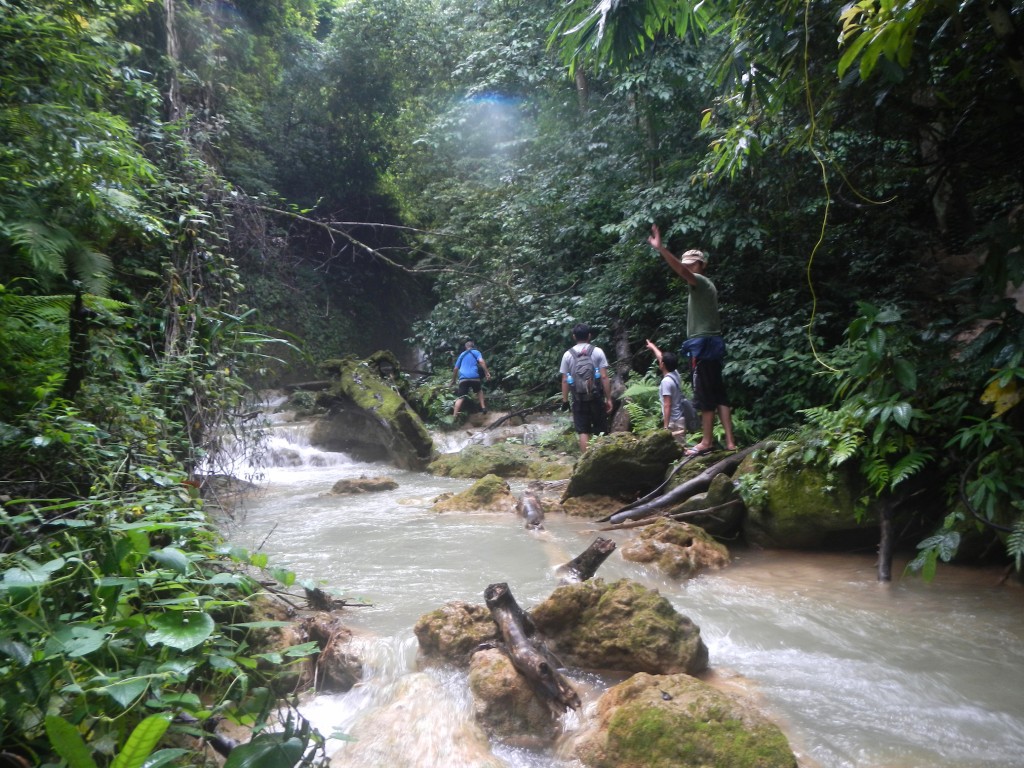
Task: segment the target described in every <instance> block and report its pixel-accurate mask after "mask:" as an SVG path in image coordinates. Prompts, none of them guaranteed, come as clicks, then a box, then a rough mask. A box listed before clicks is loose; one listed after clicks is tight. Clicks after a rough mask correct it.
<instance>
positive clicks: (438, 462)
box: [427, 442, 572, 480]
mask: <svg viewBox="0 0 1024 768" xmlns="http://www.w3.org/2000/svg"><path fill="white" fill-rule="evenodd" d="M427 471H428V472H431V473H433V474H435V475H439V476H441V477H484V476H486V475H491V474H493V475H498V476H499V477H529V478H535V479H542V480H561V479H564V478H568V477H569V476H570V475H571V474H572V463H571V462H570V461H568V459H567V458H566V457H564V456H554V457H552V456H546V455H544V454H542V452H541V451H539V450H538V449H537V448H535V447H533V446H527V445H522V444H520V443H508V442H500V443H494V444H492V445H467V446H466V447H465V448H463V449H462V450H461V451H457V452H454V453H445V454H442V455H441V456H438V457H437V458H435V459H434V461H432V462H431V463H430V466H429V467H428V468H427Z"/></svg>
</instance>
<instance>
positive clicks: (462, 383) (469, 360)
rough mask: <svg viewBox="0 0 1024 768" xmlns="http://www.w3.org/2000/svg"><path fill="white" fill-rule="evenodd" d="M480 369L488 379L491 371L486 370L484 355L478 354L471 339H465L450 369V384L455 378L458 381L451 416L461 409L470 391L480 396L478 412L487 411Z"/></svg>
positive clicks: (454, 416)
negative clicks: (463, 347) (462, 347)
mask: <svg viewBox="0 0 1024 768" xmlns="http://www.w3.org/2000/svg"><path fill="white" fill-rule="evenodd" d="M480 371H483V372H484V376H486V377H487V378H488V379H490V378H491V372H490V371H489V370H487V363H485V362H484V356H483V355H482V354H480V350H478V349H476V348H475V345H474V344H473V341H472V340H470V341H467V342H466V348H465V349H464V350H463V351H462V354H461V355H459V357H458V359H457V360H456V361H455V368H453V369H452V385H453V386H454V384H455V381H456V379H458V382H459V388H458V390H457V391H456V393H455V394H456V399H455V410H454V411H453V412H452V418H456V417H458V415H459V411H460V410H461V409H462V400H463V398H465V397H466V396H467V395H468V394H469V393H470V391H473V392H476V393H477V396H478V397H479V398H480V412H481V413H487V406H485V405H484V388H483V384H482V383H481V381H480Z"/></svg>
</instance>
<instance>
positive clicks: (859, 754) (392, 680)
mask: <svg viewBox="0 0 1024 768" xmlns="http://www.w3.org/2000/svg"><path fill="white" fill-rule="evenodd" d="M305 434H306V433H305V429H304V428H303V427H301V426H298V425H288V426H284V425H281V426H279V427H277V431H276V433H275V437H274V438H273V439H272V441H271V448H272V450H271V452H270V461H269V464H270V466H266V467H265V468H264V469H263V470H262V471H263V473H264V475H265V479H264V482H263V483H262V485H261V489H260V491H259V492H258V493H256V494H254V495H253V496H252V497H251V498H250V499H248V500H247V501H246V502H245V504H244V507H243V508H242V509H241V510H239V511H238V512H237V513H236V515H235V517H234V521H233V522H231V523H230V524H227V525H226V534H227V535H228V536H229V538H231V540H232V541H234V542H235V543H237V544H241V545H244V546H248V547H251V548H260V547H261V548H262V550H263V551H265V552H267V553H268V554H270V555H271V560H272V563H275V564H278V565H282V566H285V567H288V568H290V569H292V570H293V571H295V572H296V574H297V576H298V578H299V579H300V580H301V579H309V580H312V581H315V582H317V583H319V584H320V585H321V586H322V588H324V589H325V590H328V591H332V592H334V593H335V594H338V595H342V596H344V597H346V598H347V599H349V600H356V599H362V600H364V601H366V605H365V606H361V607H354V608H351V609H347V610H346V618H345V620H346V622H347V624H348V626H350V627H351V628H352V629H353V630H355V631H356V632H357V633H358V636H359V638H360V640H359V642H360V644H361V646H362V650H363V653H364V657H365V658H366V660H367V663H366V673H367V675H366V680H365V681H364V682H363V683H361V684H360V685H358V686H357V687H356V688H354V689H353V690H352V691H351V692H349V693H345V694H337V695H321V696H318V697H316V698H315V699H313V700H312V701H310V702H309V703H308V704H307V705H306V706H305V707H304V709H303V712H304V714H305V715H306V716H307V717H308V718H309V719H310V720H311V721H312V722H313V724H314V725H315V726H316V727H317V728H318V729H319V730H320V731H321V732H322V733H324V734H327V735H329V734H332V733H345V734H350V735H351V736H352V737H354V738H356V739H358V740H357V741H351V742H349V741H345V740H341V739H331V741H330V742H329V752H332V753H333V758H332V760H333V761H334V764H337V765H349V764H351V765H352V766H362V767H364V768H365V766H370V765H388V766H393V767H394V768H413V766H415V767H416V768H454V767H455V766H460V765H467V766H469V765H479V764H480V763H479V762H478V761H477V762H474V760H473V758H472V757H469V756H467V755H466V749H465V748H464V746H465V744H464V742H468V741H470V740H471V739H469V738H468V737H467V736H466V735H465V734H466V727H467V725H468V724H470V723H471V721H472V704H471V702H470V700H469V694H468V692H467V686H466V680H465V674H464V673H460V672H455V671H451V670H444V669H438V668H424V669H421V668H420V667H419V665H418V663H417V642H416V639H415V636H414V635H413V625H414V624H415V623H416V621H417V619H418V618H419V617H420V616H422V615H423V614H425V613H427V612H429V611H432V610H434V609H436V608H439V607H440V606H442V605H443V604H445V603H446V602H449V601H452V600H464V601H468V602H473V603H477V604H481V605H482V604H483V602H484V601H483V592H484V589H485V588H486V587H487V585H488V584H491V583H495V582H507V583H508V584H509V587H510V588H511V590H512V593H513V594H514V595H515V597H516V600H517V601H518V602H519V604H520V605H521V606H523V607H524V608H526V609H529V608H530V607H532V606H533V605H535V604H537V603H538V602H540V601H541V600H543V599H544V598H545V597H547V595H549V594H550V593H551V591H552V590H553V589H554V588H555V587H556V586H557V581H556V579H555V578H554V576H553V569H554V568H555V567H556V566H558V565H560V564H562V563H564V562H566V561H568V560H570V559H572V558H573V557H575V556H576V555H577V554H579V553H580V552H581V551H583V550H584V549H585V548H586V547H587V546H588V545H589V544H590V542H592V541H593V539H594V538H595V537H596V536H597V535H602V536H605V537H609V538H612V539H614V540H616V541H617V542H618V543H620V544H621V543H622V542H624V541H625V540H626V537H628V536H629V535H630V533H629V532H613V533H600V534H599V533H598V532H597V531H596V525H595V524H594V523H593V522H592V521H582V520H578V519H572V518H568V517H565V516H562V515H549V516H548V517H547V518H546V520H545V526H546V528H545V530H544V531H540V532H533V531H527V530H525V529H524V526H523V521H522V519H521V518H518V517H515V516H512V515H497V514H452V513H447V514H437V513H435V512H433V511H431V504H432V501H433V500H434V499H435V498H436V497H437V496H438V495H440V494H441V493H444V492H449V491H461V490H464V489H465V488H467V487H468V486H469V485H470V484H471V481H469V480H458V479H450V478H439V477H433V476H430V475H426V474H420V473H411V472H402V471H399V470H395V469H394V468H392V467H389V466H385V465H381V464H367V463H360V462H357V461H353V460H351V459H349V458H348V457H347V456H345V455H344V454H329V453H323V452H320V451H317V450H315V449H313V448H310V447H309V445H308V441H307V440H306V439H305ZM449 439H450V438H449ZM458 447H460V446H458V445H449V446H448V447H447V450H454V449H457V448H458ZM363 475H366V476H377V475H385V476H388V477H391V478H393V479H395V480H396V481H397V482H398V484H399V487H398V488H397V489H396V490H394V491H387V492H382V493H372V494H363V495H356V496H331V495H325V493H326V492H327V491H329V490H330V488H331V486H332V485H333V484H334V483H335V482H336V481H338V480H340V479H343V478H357V477H360V476H363ZM512 487H513V491H516V492H518V491H521V490H522V487H523V486H522V484H517V483H515V482H513V483H512ZM897 565H900V564H897ZM894 572H895V573H896V574H899V573H900V571H899V569H895V570H894ZM597 575H598V577H600V578H604V579H605V580H608V581H610V580H614V579H618V578H622V577H628V578H631V579H634V580H637V581H639V582H642V583H644V584H646V585H648V586H650V587H652V588H655V589H658V590H659V591H660V592H661V593H662V594H663V595H664V596H666V597H667V598H668V599H669V600H670V601H671V602H672V604H673V605H674V606H675V607H676V609H677V610H678V611H679V612H680V613H683V614H685V615H687V616H689V617H690V618H691V619H693V621H694V622H696V623H697V624H698V625H699V626H700V627H701V633H702V636H703V638H704V641H705V643H706V644H707V646H708V649H709V651H710V664H711V670H710V672H709V673H708V675H707V676H706V679H707V680H708V682H711V683H712V684H714V685H717V686H719V687H722V688H724V689H727V690H733V691H736V692H742V693H744V694H746V695H750V696H753V697H754V698H755V700H756V701H758V703H759V705H760V706H761V708H762V710H763V711H764V712H765V713H766V714H767V716H768V717H770V718H771V719H772V720H773V721H774V722H776V723H777V724H779V726H780V727H781V728H782V729H783V730H784V732H785V733H786V735H787V736H788V737H789V739H790V743H791V745H792V747H793V749H794V752H795V753H796V755H797V758H798V761H799V764H800V766H801V768H847V767H856V768H926V767H927V768H1013V767H1015V766H1016V767H1020V766H1024V610H1022V609H1024V589H1021V588H1020V587H1019V586H1013V585H1008V586H999V585H998V584H997V582H998V579H999V574H997V573H995V572H993V571H990V570H986V571H979V570H973V569H965V568H952V567H945V568H940V571H939V575H938V577H937V578H936V580H935V581H934V582H932V583H930V584H927V583H923V582H922V581H920V580H919V579H917V578H913V577H906V578H899V577H898V576H897V580H895V581H894V582H893V583H892V584H888V585H882V584H879V583H878V582H877V581H876V578H875V568H874V557H873V555H872V554H871V553H868V554H865V555H863V556H859V555H830V554H801V553H792V552H786V553H782V552H754V551H744V550H739V551H736V552H734V558H733V562H732V564H731V565H730V566H729V567H728V568H726V569H723V570H722V571H719V572H715V573H709V574H705V575H701V576H699V577H697V578H695V579H693V580H690V581H684V582H675V581H671V580H667V579H664V578H662V577H660V576H659V575H658V574H656V573H654V572H652V571H649V570H647V569H645V568H644V567H642V566H639V565H636V564H634V563H629V562H626V561H625V560H623V559H622V558H621V556H620V555H619V553H618V551H616V552H615V553H613V554H612V556H611V557H610V558H609V559H608V560H607V561H606V562H605V563H604V564H603V565H602V566H601V568H600V569H599V571H598V574H597ZM569 672H570V674H569V677H570V679H572V680H573V682H574V684H576V685H577V686H578V687H579V688H580V690H581V693H582V695H583V699H584V707H583V709H582V711H581V712H580V713H569V714H567V715H566V716H565V717H564V718H563V720H564V722H563V726H564V730H565V731H566V732H567V733H569V734H571V733H572V732H573V731H576V730H578V729H579V728H580V727H581V724H582V722H583V721H585V720H586V718H587V717H588V716H589V715H590V714H591V713H592V711H593V706H594V702H595V701H596V697H597V696H598V695H599V694H600V691H601V690H602V689H603V688H604V687H606V686H607V685H608V684H609V683H610V682H614V681H608V680H603V679H600V678H596V677H595V676H593V675H589V676H588V675H578V674H574V673H573V671H572V670H570V671H569ZM396 721H397V722H396ZM485 746H486V745H485ZM491 748H492V749H493V755H494V758H492V761H493V762H492V763H489V765H490V764H493V765H496V766H508V767H509V768H575V767H576V766H577V765H578V764H577V763H576V762H574V761H573V760H572V759H571V757H570V756H569V755H567V754H563V753H564V752H565V751H566V750H559V749H558V748H555V749H541V748H530V747H528V746H524V745H507V744H491ZM360 750H363V751H360ZM347 752H351V753H352V759H351V761H350V762H346V753H347Z"/></svg>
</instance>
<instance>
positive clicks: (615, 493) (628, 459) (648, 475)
mask: <svg viewBox="0 0 1024 768" xmlns="http://www.w3.org/2000/svg"><path fill="white" fill-rule="evenodd" d="M680 456H682V448H681V447H680V445H679V444H678V443H677V442H676V441H675V440H673V439H672V434H671V433H670V432H668V431H667V430H664V429H659V430H656V431H654V432H651V433H649V434H646V435H634V434H630V433H615V434H611V435H607V436H604V437H600V438H595V439H594V440H592V441H591V442H590V445H589V447H588V449H587V452H586V453H584V454H583V455H582V456H581V457H580V458H579V461H577V462H576V467H575V468H574V470H573V473H572V477H571V478H570V479H569V485H568V487H567V488H566V489H565V495H564V497H563V500H565V499H570V498H573V497H576V496H586V495H587V494H593V495H598V496H611V497H616V498H623V499H633V498H636V497H637V496H640V495H643V494H645V493H648V492H649V491H651V490H652V489H653V488H655V487H657V486H658V485H660V484H661V482H662V481H663V480H664V479H665V473H666V471H667V470H668V468H669V467H670V466H671V465H672V463H673V462H675V461H676V460H677V459H679V457H680Z"/></svg>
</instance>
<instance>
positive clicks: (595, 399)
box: [559, 323, 612, 453]
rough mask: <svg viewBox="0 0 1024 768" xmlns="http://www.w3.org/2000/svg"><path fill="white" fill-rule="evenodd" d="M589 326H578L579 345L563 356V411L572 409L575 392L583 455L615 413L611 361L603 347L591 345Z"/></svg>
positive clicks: (576, 338)
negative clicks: (609, 363) (570, 405)
mask: <svg viewBox="0 0 1024 768" xmlns="http://www.w3.org/2000/svg"><path fill="white" fill-rule="evenodd" d="M590 336H591V332H590V326H589V325H587V324H586V323H579V324H578V325H576V327H574V328H573V329H572V337H573V340H574V341H575V342H576V343H575V344H574V345H573V346H572V347H570V348H569V349H567V350H566V351H565V354H563V355H562V364H561V366H560V367H559V373H560V374H561V376H562V410H563V411H567V410H569V402H570V401H569V393H570V392H571V393H572V424H573V428H574V429H575V430H576V434H578V435H579V440H580V452H581V453H583V452H585V451H586V450H587V444H588V443H589V442H590V436H591V435H597V434H601V433H602V432H607V431H608V415H609V414H610V413H611V412H612V385H611V381H610V380H609V378H608V358H607V357H605V354H604V351H603V350H602V349H601V348H600V347H595V346H594V345H593V344H591V343H590Z"/></svg>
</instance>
